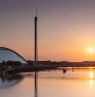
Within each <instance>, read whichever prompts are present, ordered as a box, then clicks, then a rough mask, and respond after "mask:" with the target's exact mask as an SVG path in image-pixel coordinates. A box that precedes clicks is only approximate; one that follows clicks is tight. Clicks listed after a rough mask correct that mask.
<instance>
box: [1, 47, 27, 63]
mask: <svg viewBox="0 0 95 97" xmlns="http://www.w3.org/2000/svg"><path fill="white" fill-rule="evenodd" d="M8 61H12V62H16V61H17V62H20V63H22V64H27V61H26V60H25V59H24V58H23V57H22V56H21V55H19V54H18V53H17V52H15V51H13V50H11V49H9V48H5V47H0V63H3V62H8Z"/></svg>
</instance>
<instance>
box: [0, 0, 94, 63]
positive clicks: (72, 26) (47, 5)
mask: <svg viewBox="0 0 95 97" xmlns="http://www.w3.org/2000/svg"><path fill="white" fill-rule="evenodd" d="M36 6H37V8H38V35H39V36H38V40H39V42H38V43H39V44H38V47H39V60H55V61H61V60H67V61H83V60H95V53H93V54H92V55H90V54H89V53H88V52H87V49H88V48H94V49H95V1H94V0H0V46H4V47H8V48H11V49H13V50H15V51H17V52H18V53H19V54H21V55H22V56H23V57H24V58H26V59H31V60H33V55H34V50H33V47H34V44H33V43H34V41H33V38H34V16H35V9H36Z"/></svg>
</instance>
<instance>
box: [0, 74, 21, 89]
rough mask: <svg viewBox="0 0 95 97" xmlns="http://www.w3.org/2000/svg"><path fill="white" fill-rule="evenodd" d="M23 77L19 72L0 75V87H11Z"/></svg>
mask: <svg viewBox="0 0 95 97" xmlns="http://www.w3.org/2000/svg"><path fill="white" fill-rule="evenodd" d="M22 79H23V76H22V75H20V74H14V75H6V76H0V88H6V87H11V86H13V85H15V84H17V83H19V82H20V81H21V80H22Z"/></svg>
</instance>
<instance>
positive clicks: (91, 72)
mask: <svg viewBox="0 0 95 97" xmlns="http://www.w3.org/2000/svg"><path fill="white" fill-rule="evenodd" d="M89 78H90V79H93V78H94V73H93V71H92V70H91V71H90V72H89Z"/></svg>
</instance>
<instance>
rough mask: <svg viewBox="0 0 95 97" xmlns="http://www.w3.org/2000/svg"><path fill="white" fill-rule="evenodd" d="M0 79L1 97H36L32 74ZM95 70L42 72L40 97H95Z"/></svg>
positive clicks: (39, 84)
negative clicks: (64, 72)
mask: <svg viewBox="0 0 95 97" xmlns="http://www.w3.org/2000/svg"><path fill="white" fill-rule="evenodd" d="M23 75H24V77H22V76H15V77H11V76H9V77H7V78H0V97H34V78H33V75H32V74H29V75H28V74H23ZM94 77H95V76H94V70H92V69H91V70H90V69H89V70H75V71H74V72H72V71H71V70H70V71H68V72H67V73H66V74H63V72H62V71H51V72H40V73H39V79H38V97H95V80H94Z"/></svg>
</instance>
